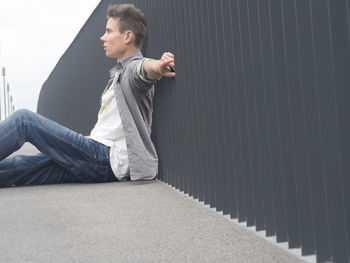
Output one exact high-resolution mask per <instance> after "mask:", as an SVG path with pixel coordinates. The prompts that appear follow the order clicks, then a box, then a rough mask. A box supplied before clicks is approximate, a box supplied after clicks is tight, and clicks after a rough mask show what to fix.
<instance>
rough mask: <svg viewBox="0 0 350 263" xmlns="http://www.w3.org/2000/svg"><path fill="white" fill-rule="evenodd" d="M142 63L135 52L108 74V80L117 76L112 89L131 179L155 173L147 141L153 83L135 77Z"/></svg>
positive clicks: (147, 177) (153, 152)
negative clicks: (120, 122)
mask: <svg viewBox="0 0 350 263" xmlns="http://www.w3.org/2000/svg"><path fill="white" fill-rule="evenodd" d="M144 61H145V58H144V57H143V56H142V54H141V52H137V53H135V54H133V55H132V56H129V57H127V58H125V59H123V60H122V61H120V62H119V63H118V64H117V65H116V66H115V67H113V69H112V70H111V71H110V75H111V80H113V79H114V76H115V74H119V75H118V78H117V81H116V82H115V83H116V84H115V86H114V87H113V88H114V95H115V98H116V101H117V105H118V108H119V112H120V118H121V121H122V125H123V129H124V134H125V139H126V145H127V150H128V157H129V170H130V179H131V180H150V179H154V178H155V177H156V175H157V173H158V156H157V152H156V149H155V147H154V145H153V142H152V140H151V126H152V113H153V96H154V82H155V81H150V80H147V79H146V78H145V77H144V76H143V75H142V74H139V72H140V68H142V70H143V63H144ZM111 80H110V82H111Z"/></svg>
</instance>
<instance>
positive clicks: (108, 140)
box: [90, 73, 129, 181]
mask: <svg viewBox="0 0 350 263" xmlns="http://www.w3.org/2000/svg"><path fill="white" fill-rule="evenodd" d="M118 75H119V73H116V76H115V78H114V81H113V84H112V85H111V86H110V87H109V88H108V89H107V91H106V92H105V93H104V94H103V96H102V103H101V108H100V111H99V112H98V120H97V123H96V124H95V127H94V128H93V129H92V131H91V134H90V138H91V139H93V140H95V141H98V142H100V143H102V144H104V145H107V146H109V147H110V163H111V168H112V170H113V173H114V175H115V176H116V177H117V178H118V180H120V181H122V180H123V179H125V178H126V177H128V176H129V159H128V151H127V148H126V140H125V135H124V130H123V125H122V122H121V119H120V114H119V109H118V105H117V101H116V99H115V96H114V89H113V87H114V84H115V81H116V79H117V78H118Z"/></svg>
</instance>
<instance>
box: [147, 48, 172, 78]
mask: <svg viewBox="0 0 350 263" xmlns="http://www.w3.org/2000/svg"><path fill="white" fill-rule="evenodd" d="M143 67H144V70H145V72H146V74H147V78H148V79H150V80H155V79H159V78H160V77H162V76H165V77H169V78H174V77H175V58H174V55H173V54H172V53H170V52H165V53H164V54H163V55H162V57H161V58H160V60H147V61H145V63H144V65H143Z"/></svg>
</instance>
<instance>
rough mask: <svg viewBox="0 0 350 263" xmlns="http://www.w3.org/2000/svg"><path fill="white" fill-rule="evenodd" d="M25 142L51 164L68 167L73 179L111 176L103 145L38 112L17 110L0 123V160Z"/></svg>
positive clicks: (94, 178)
mask: <svg viewBox="0 0 350 263" xmlns="http://www.w3.org/2000/svg"><path fill="white" fill-rule="evenodd" d="M25 142H30V143H32V144H33V145H34V146H35V147H36V148H37V149H38V150H39V151H41V152H42V153H44V154H45V155H46V156H47V157H49V158H50V159H51V160H52V161H53V162H54V163H55V164H57V165H59V166H60V167H62V168H64V169H66V170H68V171H69V173H70V174H71V175H72V176H74V177H75V179H74V180H77V181H80V182H86V183H90V182H106V181H111V180H112V179H113V176H112V175H111V172H112V171H111V169H110V164H109V148H108V147H107V146H105V145H102V144H100V143H98V142H96V141H94V140H91V139H88V138H85V137H84V136H83V135H81V134H78V133H76V132H73V131H71V130H69V129H68V128H66V127H64V126H62V125H59V124H57V123H55V122H53V121H51V120H49V119H47V118H45V117H43V116H41V115H39V114H36V113H34V112H31V111H29V110H18V111H16V112H15V113H13V114H12V115H11V116H10V117H8V118H7V119H6V120H4V121H3V122H1V123H0V160H3V159H4V158H6V157H7V156H8V155H10V154H11V153H13V152H14V151H16V150H18V149H19V148H20V147H21V146H22V145H23V144H24V143H25ZM8 159H10V160H11V158H8ZM6 160H7V159H6ZM33 160H34V163H35V159H33ZM4 161H5V160H4ZM13 161H14V159H12V161H9V160H7V161H6V162H13ZM1 163H2V162H1V161H0V166H1ZM31 163H33V162H31ZM24 167H26V168H28V167H27V166H24ZM17 168H18V169H20V168H21V167H17ZM2 172H3V173H4V172H5V171H4V170H3V171H2Z"/></svg>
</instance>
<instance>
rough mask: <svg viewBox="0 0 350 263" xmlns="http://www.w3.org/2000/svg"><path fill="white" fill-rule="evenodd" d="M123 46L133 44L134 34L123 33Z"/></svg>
mask: <svg viewBox="0 0 350 263" xmlns="http://www.w3.org/2000/svg"><path fill="white" fill-rule="evenodd" d="M125 33H126V34H125V44H130V43H133V42H134V33H133V32H132V31H126V32H125Z"/></svg>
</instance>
